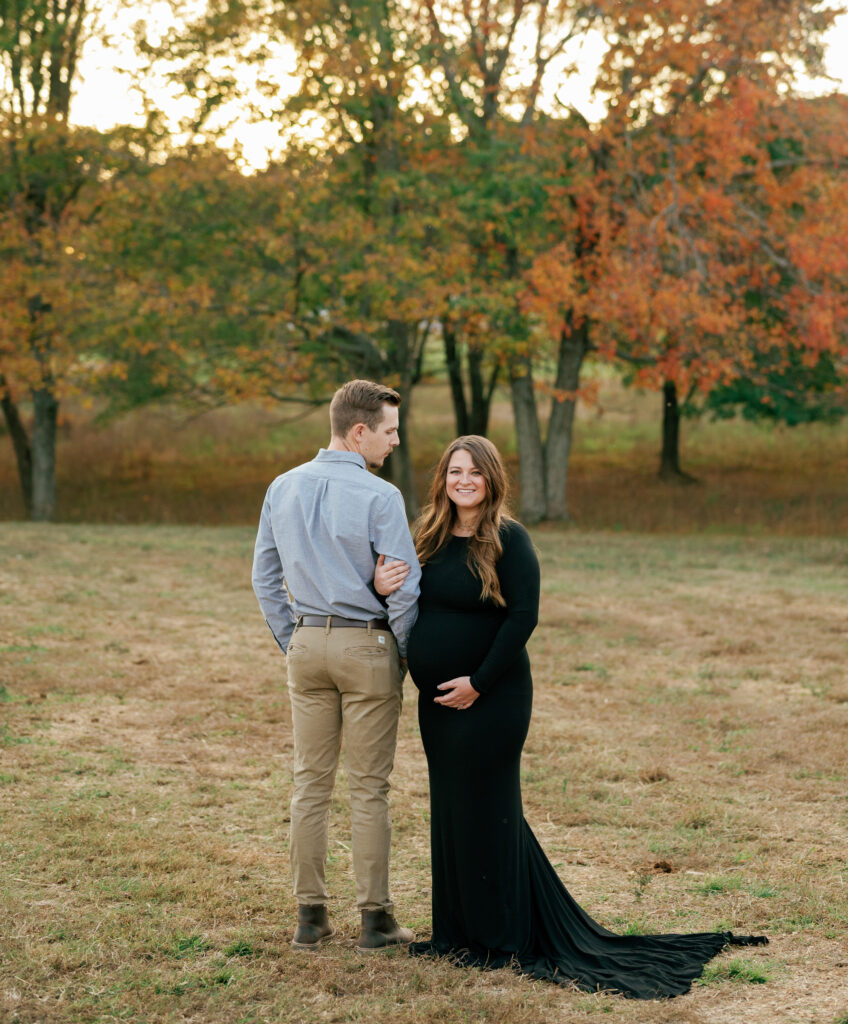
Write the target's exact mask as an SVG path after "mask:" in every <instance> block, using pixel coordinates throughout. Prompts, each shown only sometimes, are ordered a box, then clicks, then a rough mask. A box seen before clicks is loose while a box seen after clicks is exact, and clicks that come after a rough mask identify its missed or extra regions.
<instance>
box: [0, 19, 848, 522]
mask: <svg viewBox="0 0 848 1024" xmlns="http://www.w3.org/2000/svg"><path fill="white" fill-rule="evenodd" d="M156 6H157V5H152V7H151V13H152V12H153V11H155V9H156ZM108 11H109V8H107V7H103V6H101V7H98V5H97V4H92V3H89V2H86V0H65V2H64V3H58V4H55V3H46V2H44V3H34V4H23V3H13V4H11V5H9V6H8V7H4V8H3V13H2V15H0V29H2V34H0V52H2V55H3V94H2V101H3V104H2V131H3V136H4V148H3V154H2V156H0V178H1V179H2V200H0V217H2V234H1V235H0V238H2V242H0V247H2V269H0V273H2V290H1V291H0V402H1V403H2V408H3V413H4V426H5V432H6V434H7V436H8V438H9V440H10V442H11V444H10V446H9V448H7V458H8V459H11V457H12V456H11V453H12V452H13V453H14V463H12V462H10V461H6V462H5V463H4V464H3V465H4V468H5V470H6V473H5V479H4V483H5V485H6V486H5V487H4V492H5V493H6V496H5V497H4V501H3V505H2V514H3V515H5V516H7V517H8V516H16V515H20V514H24V515H26V516H28V517H31V518H32V519H35V520H44V519H51V518H54V517H56V516H57V515H58V516H59V517H60V518H61V517H62V516H63V515H67V514H71V515H73V514H74V513H73V511H72V507H73V502H72V501H69V503H68V509H66V510H65V512H63V509H62V507H61V506H57V491H56V479H57V451H58V452H59V458H60V459H61V458H62V453H63V451H65V450H67V452H68V458H69V465H68V471H67V472H65V471H63V468H62V466H61V465H60V466H59V469H58V473H59V477H60V479H62V477H63V476H64V477H65V478H66V479H68V480H70V481H73V482H75V483H76V484H79V482H80V476H81V474H82V475H85V474H91V475H92V476H93V477H96V476H97V473H98V460H97V458H95V459H93V460H90V461H89V462H87V461H86V458H85V451H84V448H85V446H84V445H83V453H82V454H81V455H80V456H78V457H77V460H76V463H74V464H73V465H72V460H73V456H72V454H71V453H72V451H73V446H72V443H71V442H72V437H73V435H74V431H75V429H76V427H79V428H80V429H82V428H83V424H84V423H85V421H86V420H89V421H90V420H92V419H95V422H96V423H97V424H103V423H113V424H114V423H116V422H119V418H120V417H125V416H126V414H127V413H128V412H130V411H132V410H138V409H140V408H155V409H157V410H159V412H161V410H162V409H163V408H169V409H179V410H182V412H183V414H184V415H196V414H197V413H199V412H202V411H204V410H210V409H221V408H229V407H240V408H241V409H242V410H244V409H246V408H248V403H249V404H250V408H252V409H253V410H254V412H253V413H251V414H250V416H248V420H249V422H250V423H251V425H255V424H256V422H257V421H256V420H255V418H254V419H251V418H250V417H255V415H257V413H256V409H257V407H264V408H269V409H273V410H276V413H277V419H278V420H279V419H281V418H287V417H295V416H297V415H298V414H301V413H303V412H307V411H308V410H309V409H310V408H314V407H318V406H320V405H321V404H323V403H324V402H326V400H327V398H328V396H329V395H330V394H331V393H332V390H333V388H334V386H335V385H336V383H337V382H338V381H339V380H340V379H344V378H346V377H350V376H354V375H362V376H369V377H378V378H379V379H381V380H385V381H387V382H390V383H393V384H396V385H397V386H398V387H399V388H400V390H401V391H402V392H403V394H404V397H405V401H404V404H403V406H402V424H401V429H402V433H403V435H404V438H405V444H404V445H403V446H402V448H401V449H400V451H399V452H398V453H396V455H395V456H394V458H393V459H392V460H390V468H388V469H387V472H389V473H390V475H391V477H392V479H393V480H394V481H395V482H396V483H397V484H398V486H399V487H400V488H401V490H402V491H403V493H404V496H405V499H406V503H407V508H408V511H409V513H410V515H413V514H414V512H415V511H416V509H417V507H418V505H419V503H420V500H421V498H422V477H423V476H424V475H425V474H424V466H425V465H429V464H430V457H431V454H432V453H431V452H429V451H425V450H424V449H425V447H426V443H425V442H423V441H419V440H418V438H417V437H416V434H417V432H416V431H409V429H408V427H409V422H410V420H409V417H410V415H412V414H413V413H414V410H416V408H417V407H418V405H419V404H420V402H421V401H422V397H421V396H422V395H423V394H426V393H427V392H421V391H420V390H419V389H420V388H421V387H422V385H423V386H424V387H426V388H431V387H432V382H433V381H434V380H443V381H444V382H445V383H446V384H447V389H448V392H449V394H450V397H451V402H452V409H453V424H452V427H451V430H450V431H449V433H466V432H475V433H487V432H488V431H489V429H490V424H491V418H492V408H493V402H494V403H497V402H498V401H501V402H503V401H505V402H507V403H508V411H509V412H510V413H511V420H512V429H511V430H510V431H509V436H508V437H507V438H505V442H506V444H507V454H508V456H510V458H511V465H512V468H513V470H514V475H515V476H516V479H517V483H518V485H519V486H518V490H519V495H520V510H521V515H522V518H523V519H524V520H525V521H526V522H528V523H534V522H539V521H541V520H546V519H547V520H565V519H568V517H569V503H568V502H569V487H568V471H569V465H570V455H571V450H572V437H573V424H574V414H575V406H576V404H577V403H578V401H582V402H583V403H584V405H586V406H587V407H588V408H590V409H592V408H593V409H594V410H595V411H597V412H599V413H603V411H604V408H605V405H604V402H603V400H602V391H603V389H604V388H606V389H607V393H608V394H613V393H614V394H616V395H618V394H622V392H621V391H620V388H617V387H615V388H612V390H610V388H611V386H612V384H614V383H615V382H618V383H619V384H621V385H623V386H624V387H626V388H635V389H639V390H641V391H648V392H655V393H657V394H658V395H659V396H660V397H658V398H657V409H658V410H662V433H661V438H662V443H661V446H660V453H659V454H660V455H661V461H660V473H661V476H662V477H663V478H664V479H666V480H672V481H686V480H687V479H688V478H689V477H688V474H687V473H686V472H685V468H684V467H681V464H680V455H679V444H680V441H679V437H680V416H681V414H682V415H686V414H691V415H699V414H704V413H707V414H709V416H711V417H731V416H734V415H736V414H738V413H741V414H742V415H744V416H746V417H749V418H752V419H757V418H759V419H765V420H768V421H778V422H782V423H786V424H798V423H804V422H809V421H819V422H823V423H826V424H832V423H835V422H836V421H838V420H839V419H840V418H841V417H842V416H843V415H844V412H845V409H846V393H845V382H846V330H845V321H846V317H845V312H846V309H845V306H846V288H845V281H846V273H845V270H846V268H845V260H846V256H845V253H846V250H848V247H846V245H845V240H846V237H848V231H846V228H848V203H846V201H845V200H846V177H845V159H846V147H847V146H848V131H846V111H848V100H846V97H845V96H844V95H842V94H841V93H838V92H834V93H832V94H829V95H824V96H818V97H816V98H809V97H806V98H805V97H804V96H801V95H799V94H798V90H797V83H798V81H799V78H800V76H802V75H803V74H807V75H812V76H816V75H821V73H822V67H823V65H822V59H823V52H824V51H823V47H824V40H825V39H826V33H827V32H828V30H829V29H830V28H831V27H832V25H833V23H834V20H835V18H836V15H837V13H838V11H839V9H838V8H835V7H833V6H832V5H830V4H827V3H820V2H800V0H793V2H782V3H780V4H772V3H762V2H756V0H751V2H744V3H740V2H737V3H734V4H729V3H712V4H706V5H705V4H698V3H693V2H690V0H677V2H674V3H667V4H663V5H662V6H661V8H660V7H658V5H656V4H652V3H648V2H640V0H632V2H625V3H609V4H604V3H597V4H579V3H577V4H575V3H551V2H536V3H529V2H519V0H513V2H509V3H477V4H469V3H460V2H457V3H455V4H452V3H443V4H437V3H435V2H421V3H411V2H407V3H391V2H362V3H349V4H341V5H339V4H335V3H322V2H314V3H300V4H296V5H286V4H284V5H279V4H263V3H261V2H256V3H249V4H233V3H226V4H225V3H220V4H216V3H212V4H208V5H206V4H197V3H193V4H185V5H180V4H173V5H169V14H170V20H169V26H170V27H169V29H168V30H167V31H164V30H162V29H161V27H160V28H158V29H157V22H156V21H155V19H154V18H152V17H150V18H148V20H147V21H144V20H141V21H139V23H138V24H137V26H136V30H135V43H136V52H135V54H134V57H133V62H132V63H133V68H132V71H131V73H130V78H132V79H133V81H134V82H135V86H136V87H137V89H138V91H139V95H140V96H141V97H142V100H143V108H144V111H145V123H144V124H143V126H140V127H139V126H133V127H130V126H117V127H114V128H111V129H108V130H96V129H92V128H84V127H77V126H75V124H74V118H73V97H74V90H75V82H76V79H77V77H78V75H79V68H80V64H79V61H80V56H81V53H82V52H83V48H84V45H85V43H86V41H87V40H88V39H90V38H91V37H92V35H96V34H97V33H100V34H101V35H102V34H106V35H108V31H109V24H108ZM582 40H588V41H592V42H593V43H594V44H595V45H597V43H598V40H601V41H602V43H603V47H602V49H601V50H600V51H599V52H600V53H602V57H601V58H600V60H599V64H598V67H597V76H596V80H595V82H594V95H595V97H596V99H597V100H598V101H599V103H600V106H599V107H598V108H597V109H598V111H600V113H599V114H598V116H597V119H595V120H593V121H592V122H590V121H588V120H587V119H586V117H585V116H584V115H583V114H581V113H580V112H579V111H578V110H577V109H576V108H575V107H574V106H573V105H569V102H568V100H567V95H566V90H565V89H564V88H563V86H564V85H565V84H567V82H568V77H569V74H570V73H573V72H574V67H573V66H572V64H570V63H569V61H571V60H572V59H573V54H574V53H575V52H577V51H575V50H574V49H573V48H574V46H575V45H576V44H577V43H579V42H580V41H582ZM281 46H285V47H286V53H287V54H288V56H289V59H290V61H291V62H292V65H291V66H290V67H288V66H287V70H286V74H285V76H282V75H281V63H280V47H281ZM566 55H567V56H568V60H565V62H564V59H565V56H566ZM246 75H248V76H250V80H251V82H252V87H251V90H250V92H249V94H248V95H247V98H245V92H244V89H245V85H244V83H245V76H246ZM283 77H285V82H284V83H283V81H282V78H283ZM292 82H294V83H295V85H294V87H293V86H292ZM163 90H166V91H168V92H169V95H170V96H171V97H172V98H174V97H176V98H177V99H179V101H180V110H181V112H182V116H181V118H180V119H179V120H178V121H175V120H174V118H173V117H170V118H168V117H166V116H165V114H164V113H163V110H162V109H159V107H158V106H157V104H156V102H155V100H156V97H157V96H158V97H161V96H162V95H163V94H164V93H163ZM236 99H240V101H241V106H240V107H239V115H238V116H240V117H244V116H249V115H250V114H251V112H252V113H253V114H254V115H255V116H257V117H260V116H261V117H262V118H265V119H266V120H271V121H273V122H274V123H275V125H276V126H277V127H278V130H279V132H280V133H281V137H282V138H283V139H284V142H285V145H284V147H283V149H282V150H281V151H280V152H279V153H278V154H277V155H276V156H275V157H274V158H273V159H272V160H271V161H270V162H269V163H268V165H267V166H265V167H264V168H262V169H250V168H248V167H246V165H245V161H244V158H243V154H240V153H239V151H238V147H237V146H236V147H235V148H233V147H231V148H230V151H227V150H226V148H224V147H223V146H222V144H221V143H222V140H225V139H227V138H228V135H227V131H228V129H229V128H230V127H231V125H230V124H228V121H227V118H226V117H223V116H222V113H221V112H222V111H225V110H232V109H233V108H232V104H233V103H234V101H235V100H236ZM275 101H276V102H275ZM161 105H162V104H161V103H160V105H159V106H161ZM607 405H609V402H607ZM280 410H283V412H280ZM658 415H659V412H658ZM132 422H133V424H134V427H133V429H134V430H135V432H136V433H135V436H136V437H138V436H139V435H142V436H144V435H145V434H148V435H149V436H150V437H152V434H153V433H154V432H155V427H154V426H153V425H152V424H151V421H150V420H145V419H144V418H143V417H139V416H138V414H136V418H135V419H134V420H133V421H132ZM228 422H232V421H228ZM259 422H261V417H260V421H259ZM246 429H247V428H245V431H246ZM657 429H658V430H659V426H658V428H657ZM513 431H514V433H513ZM211 432H212V433H214V432H215V430H214V429H213V430H212V431H211ZM829 434H830V436H831V437H832V438H834V439H836V438H837V437H838V436H839V435H838V432H835V433H834V432H828V431H825V433H824V435H823V436H824V437H826V438H827V437H828V435H829ZM118 436H121V435H120V434H119V435H118ZM278 436H279V434H278ZM513 438H514V440H513ZM126 441H127V435H126V432H124V434H123V436H122V439H121V441H120V442H119V443H121V444H122V445H126ZM156 444H158V442H156ZM822 444H823V445H824V446H827V445H828V441H827V440H825V441H823V442H822ZM94 447H95V448H96V447H97V446H96V444H95V446H94ZM286 447H291V446H289V445H288V444H287V443H285V442H284V444H283V448H284V449H285V448H286ZM293 447H296V445H293ZM790 447H791V446H790ZM835 450H836V452H838V450H839V446H838V443H837V445H836V449H835ZM91 453H92V452H91V450H89V454H91ZM300 454H301V453H300V452H299V451H297V452H295V451H291V452H290V456H289V457H290V458H291V460H292V461H296V460H297V458H298V457H299V456H300ZM281 459H282V463H283V464H285V463H286V454H285V452H283V453H281ZM837 461H838V458H837ZM113 465H114V460H113ZM416 466H417V467H418V470H417V473H418V480H416ZM10 471H11V472H10ZM15 471H16V475H17V479H18V487H17V488H15V486H14V478H13V476H12V474H13V473H15ZM101 475H102V474H101ZM799 482H800V481H799ZM802 487H803V483H802ZM15 489H18V490H19V493H20V497H19V498H15V497H14V494H13V492H14V490H15ZM671 500H672V501H674V500H675V499H673V498H672V499H671ZM696 504H697V502H696ZM95 505H97V506H99V512H97V513H93V514H94V515H95V518H98V519H102V518H104V517H108V511H107V509H108V506H109V500H108V495H104V500H100V501H96V500H92V501H90V502H89V503H88V512H89V513H91V510H92V508H93V507H94V506H95ZM173 514H174V513H169V516H171V517H172V516H173ZM116 515H117V517H118V518H120V517H121V515H122V513H120V512H118V513H116ZM75 517H77V518H78V517H79V513H78V512H77V514H76V516H75ZM619 518H620V517H619Z"/></svg>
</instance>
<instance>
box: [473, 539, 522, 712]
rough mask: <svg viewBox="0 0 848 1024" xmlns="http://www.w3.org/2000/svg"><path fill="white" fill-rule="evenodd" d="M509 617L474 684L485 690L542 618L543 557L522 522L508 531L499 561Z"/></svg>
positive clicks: (514, 656)
mask: <svg viewBox="0 0 848 1024" xmlns="http://www.w3.org/2000/svg"><path fill="white" fill-rule="evenodd" d="M497 573H498V579H499V580H500V584H501V593H502V594H503V597H504V600H505V601H506V617H505V618H504V620H503V622H502V623H501V625H500V628H499V629H498V631H497V633H496V635H495V639H494V641H493V642H492V646H491V647H490V648H489V652H488V654H487V655H486V657H485V658H484V659H483V663H482V664H481V665H480V667H479V668H478V669H477V670H476V672H474V673H473V674H472V676H471V685H472V686H473V687H474V689H475V690H477V692H478V693H485V692H486V690H488V689H489V688H490V687H491V685H492V684H493V683H494V682H495V680H496V679H497V678H498V676H499V675H501V674H502V673H503V672H504V670H505V669H507V668H508V667H509V666H510V665H511V664H512V662H514V661H515V659H516V658H517V657H518V655H519V654H520V653H521V651H522V650H523V649H524V647H525V645H526V643H527V641H528V640H529V639H530V634H531V633H532V632H533V630H534V629H535V628H536V623H537V622H538V619H539V559H538V558H537V557H536V552H535V551H534V550H533V543H532V541H531V540H530V535H529V534H528V533H527V531H526V530H525V529H524V527H523V526H522V525H521V524H520V523H510V524H509V526H508V527H507V529H506V530H505V531H504V537H503V554H502V555H501V557H500V559H499V560H498V564H497Z"/></svg>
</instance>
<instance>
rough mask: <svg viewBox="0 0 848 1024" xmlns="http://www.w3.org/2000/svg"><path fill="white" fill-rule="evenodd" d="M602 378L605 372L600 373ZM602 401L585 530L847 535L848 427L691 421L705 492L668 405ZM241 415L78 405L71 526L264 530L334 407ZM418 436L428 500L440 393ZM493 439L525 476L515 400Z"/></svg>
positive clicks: (442, 401)
mask: <svg viewBox="0 0 848 1024" xmlns="http://www.w3.org/2000/svg"><path fill="white" fill-rule="evenodd" d="M596 372H599V371H596ZM598 383H599V386H600V392H599V401H598V402H597V403H596V404H594V405H591V406H590V405H586V404H581V405H579V406H578V422H577V428H576V432H575V446H574V451H573V455H572V460H571V470H570V473H571V475H570V483H569V500H570V507H571V512H572V515H573V517H574V519H575V522H576V523H577V524H578V525H580V526H581V527H583V528H586V529H604V530H625V531H629V530H636V531H640V532H662V533H668V532H674V533H680V532H688V531H691V530H702V531H703V530H708V531H714V532H715V531H718V532H726V531H734V532H737V533H739V532H746V533H753V534H764V533H767V534H782V535H790V536H833V535H835V534H845V533H846V532H848V531H846V527H848V422H845V423H843V424H841V425H839V426H835V427H829V426H821V425H810V426H802V427H796V428H794V429H789V428H786V427H773V426H771V425H759V426H758V425H753V424H750V423H745V422H742V421H725V422H718V423H715V422H711V421H710V420H708V419H703V420H694V421H688V420H687V421H685V422H684V424H683V446H682V454H683V464H684V467H685V468H686V469H687V470H688V471H689V472H690V473H693V474H694V475H695V476H696V477H697V478H698V481H699V483H698V484H697V485H694V486H691V487H680V486H675V485H670V484H664V483H661V482H660V481H659V480H657V477H656V471H657V467H658V464H659V454H658V453H659V437H660V423H659V416H660V399H659V397H658V396H657V395H655V394H644V393H639V392H634V391H627V390H624V389H623V388H622V387H621V385H620V383H619V382H618V381H617V380H616V379H608V378H606V377H602V378H601V379H600V380H599V382H598ZM287 416H288V417H290V416H291V409H290V408H288V407H287V408H285V409H277V410H271V409H263V408H260V407H255V406H242V407H237V408H231V409H222V410H219V411H217V412H213V413H208V414H206V415H204V416H201V417H190V416H189V415H188V414H187V413H185V412H180V411H179V410H175V409H172V408H153V409H147V410H144V411H143V412H140V413H136V414H133V415H131V416H127V417H125V418H123V419H121V420H118V421H116V422H115V423H113V424H111V425H110V426H108V427H98V426H97V424H96V422H95V421H94V419H93V415H92V413H91V412H90V411H89V412H86V411H85V410H80V409H76V410H75V409H73V408H70V409H68V410H65V419H64V422H63V426H62V428H61V431H60V438H59V446H58V499H59V519H60V520H62V521H64V522H89V523H93V522H101V523H150V522H157V523H199V524H207V525H209V524H218V525H225V524H228V525H236V524H241V525H246V524H253V523H255V522H256V519H257V517H258V513H259V508H260V506H261V502H262V497H263V495H264V492H265V488H266V487H267V485H268V482H269V481H270V480H271V479H272V478H273V477H274V476H275V475H276V474H277V473H279V472H281V471H282V470H284V469H287V468H289V467H290V466H292V465H294V464H296V463H298V462H301V461H303V460H305V459H308V458H311V457H312V455H313V454H314V452H315V450H316V448H317V447H318V446H319V445H323V444H326V442H327V438H328V428H327V410H326V408H322V409H318V410H316V411H315V412H313V413H311V414H310V415H309V416H306V417H305V418H300V419H296V420H292V419H290V418H287ZM411 417H412V419H411V426H410V429H409V436H408V437H407V438H405V439H404V443H405V444H409V445H410V447H411V450H412V454H413V459H414V462H415V466H416V471H417V479H418V486H419V493H420V495H421V496H423V494H424V493H425V491H426V488H427V484H428V482H429V479H430V475H431V473H432V468H433V466H434V464H435V462H436V461H437V458H438V456H439V454H440V452H441V451H442V449H443V448H444V446H445V445H446V444H447V442H448V441H450V440H452V438H453V437H454V421H453V414H452V411H451V407H450V399H449V395H448V392H447V389H446V387H445V386H444V385H443V384H440V383H435V384H423V385H421V386H419V387H418V388H416V389H415V392H414V394H413V398H412V407H411ZM492 438H493V440H494V441H495V442H496V443H497V444H498V446H499V447H500V448H501V450H502V451H503V452H504V454H505V456H506V460H507V464H508V468H509V470H510V472H511V475H512V476H513V479H515V478H516V477H517V459H516V453H515V438H514V435H513V429H512V417H511V411H510V404H509V398H508V395H507V394H506V393H505V392H501V393H499V394H498V397H497V401H496V402H495V405H494V408H493V416H492ZM22 516H23V505H22V502H21V498H20V494H19V488H18V483H17V477H16V471H15V466H14V459H13V454H12V446H11V444H10V442H9V440H8V438H6V437H2V436H0V520H4V519H16V518H22Z"/></svg>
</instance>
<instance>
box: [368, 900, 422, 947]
mask: <svg viewBox="0 0 848 1024" xmlns="http://www.w3.org/2000/svg"><path fill="white" fill-rule="evenodd" d="M414 938H415V935H414V934H413V932H411V931H410V930H409V928H401V927H400V925H399V924H398V923H397V921H396V920H395V918H394V915H393V914H390V913H389V911H388V910H363V911H362V930H361V931H360V933H359V939H358V940H357V943H356V949H357V951H358V952H360V953H376V952H377V951H378V950H381V949H387V948H388V947H389V946H402V945H406V944H407V943H409V942H412V940H413V939H414Z"/></svg>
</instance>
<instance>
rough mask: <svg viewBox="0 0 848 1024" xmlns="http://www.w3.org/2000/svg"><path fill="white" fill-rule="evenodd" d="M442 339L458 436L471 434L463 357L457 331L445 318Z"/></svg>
mask: <svg viewBox="0 0 848 1024" xmlns="http://www.w3.org/2000/svg"><path fill="white" fill-rule="evenodd" d="M442 339H443V340H444V345H445V364H446V366H447V371H448V381H449V382H450V390H451V399H452V400H453V415H454V420H455V421H456V433H457V436H458V437H459V436H462V435H463V434H470V433H471V430H470V429H469V420H468V403H467V402H466V401H465V388H464V387H463V386H462V357H461V356H460V354H459V347H458V346H457V343H456V330H455V329H454V326H453V324H451V322H450V320H448V318H447V317H445V319H444V321H443V323H442Z"/></svg>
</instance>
